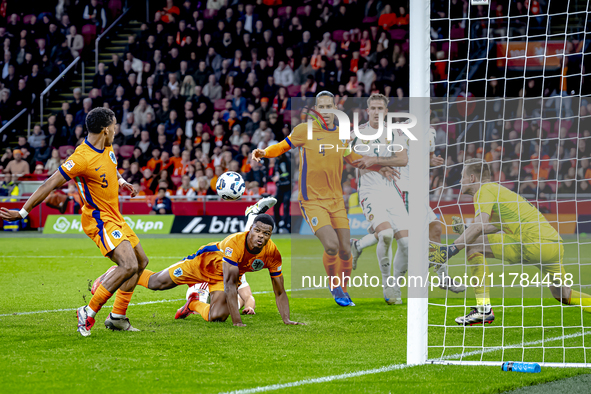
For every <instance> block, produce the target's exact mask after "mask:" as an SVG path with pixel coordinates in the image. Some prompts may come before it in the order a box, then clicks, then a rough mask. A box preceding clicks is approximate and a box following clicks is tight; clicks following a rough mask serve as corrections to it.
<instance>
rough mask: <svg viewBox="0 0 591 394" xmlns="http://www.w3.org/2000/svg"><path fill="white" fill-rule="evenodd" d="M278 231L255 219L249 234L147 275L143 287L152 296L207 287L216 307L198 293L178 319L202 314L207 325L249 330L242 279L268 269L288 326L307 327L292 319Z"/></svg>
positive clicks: (264, 218)
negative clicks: (229, 320)
mask: <svg viewBox="0 0 591 394" xmlns="http://www.w3.org/2000/svg"><path fill="white" fill-rule="evenodd" d="M259 203H260V201H259ZM250 216H253V215H252V214H251V215H249V221H250ZM274 227H275V222H274V221H273V218H272V217H271V216H269V215H267V214H259V215H257V216H256V217H254V219H253V223H252V226H251V227H250V229H249V231H245V232H241V233H236V234H233V235H230V236H228V237H226V238H225V239H224V240H222V241H221V242H212V243H210V244H207V245H205V246H202V247H201V248H200V249H199V250H198V251H197V252H196V253H195V254H192V255H190V256H188V257H186V258H185V259H183V260H182V261H180V262H178V263H176V264H173V265H172V266H170V267H169V268H167V269H165V270H163V271H160V272H157V273H154V272H152V271H144V273H143V274H142V276H141V277H140V279H139V281H138V284H139V285H140V286H144V287H147V288H148V289H151V290H168V289H172V288H174V287H176V286H178V285H183V284H186V285H189V286H192V285H194V284H196V283H207V284H208V286H209V290H210V292H211V293H210V297H211V302H210V303H209V304H208V303H206V302H203V301H202V300H200V299H199V297H198V296H197V294H196V293H194V294H193V295H192V296H191V297H190V298H189V300H188V301H187V302H186V304H185V305H184V306H183V307H182V308H180V309H179V310H178V311H177V313H176V315H175V318H176V319H184V318H185V317H187V316H188V315H190V314H191V313H192V312H196V313H198V314H200V315H201V317H203V319H204V320H206V321H225V320H226V319H227V318H228V316H231V317H232V323H233V324H234V325H235V326H244V323H242V319H241V318H240V311H239V304H238V287H239V286H240V280H239V278H240V277H241V276H242V275H243V274H244V273H245V272H254V271H260V270H262V269H263V268H266V269H268V270H269V273H270V275H271V281H272V283H273V291H274V292H275V300H276V303H277V309H278V310H279V314H280V315H281V318H282V319H283V322H284V323H285V324H303V323H298V322H294V321H291V320H290V318H289V299H288V298H287V293H286V292H285V287H284V285H283V274H282V272H281V268H282V261H281V254H280V253H279V250H278V249H277V246H276V245H275V243H274V242H273V241H271V234H272V233H273V229H274ZM247 228H249V227H248V224H247Z"/></svg>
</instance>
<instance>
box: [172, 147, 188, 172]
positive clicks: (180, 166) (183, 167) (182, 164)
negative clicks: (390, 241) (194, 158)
mask: <svg viewBox="0 0 591 394" xmlns="http://www.w3.org/2000/svg"><path fill="white" fill-rule="evenodd" d="M190 166H191V153H190V152H189V151H188V150H184V151H183V153H181V160H180V161H179V162H178V163H177V164H175V166H174V171H173V173H172V175H173V176H184V175H185V174H186V173H187V172H188V171H189V167H190Z"/></svg>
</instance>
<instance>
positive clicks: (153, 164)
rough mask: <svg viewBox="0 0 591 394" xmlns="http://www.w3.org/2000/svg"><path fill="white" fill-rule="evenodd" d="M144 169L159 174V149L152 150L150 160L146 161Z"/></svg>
mask: <svg viewBox="0 0 591 394" xmlns="http://www.w3.org/2000/svg"><path fill="white" fill-rule="evenodd" d="M146 167H147V168H149V169H150V170H151V171H152V172H153V173H155V172H160V169H161V168H162V160H161V159H160V149H158V148H155V149H152V158H151V159H150V160H148V163H147V164H146Z"/></svg>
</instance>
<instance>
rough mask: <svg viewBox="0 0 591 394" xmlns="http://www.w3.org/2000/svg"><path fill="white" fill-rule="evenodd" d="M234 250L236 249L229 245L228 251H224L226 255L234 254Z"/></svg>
mask: <svg viewBox="0 0 591 394" xmlns="http://www.w3.org/2000/svg"><path fill="white" fill-rule="evenodd" d="M233 252H234V249H232V248H230V247H227V248H226V251H225V252H224V254H225V255H226V256H232V253H233Z"/></svg>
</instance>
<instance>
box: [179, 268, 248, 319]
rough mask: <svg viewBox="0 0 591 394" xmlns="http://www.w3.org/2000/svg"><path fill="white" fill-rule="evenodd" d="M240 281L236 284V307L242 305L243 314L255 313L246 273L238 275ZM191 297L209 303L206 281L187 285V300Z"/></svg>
mask: <svg viewBox="0 0 591 394" xmlns="http://www.w3.org/2000/svg"><path fill="white" fill-rule="evenodd" d="M240 282H241V283H242V284H241V285H240V286H238V309H241V308H242V307H244V309H242V312H241V313H242V314H243V315H255V314H256V313H255V311H254V308H255V307H256V301H255V299H254V296H253V295H252V289H251V288H250V285H249V284H248V282H247V281H246V274H243V275H242V276H241V277H240ZM192 297H198V298H199V301H201V302H204V303H206V304H209V302H210V297H209V285H208V284H207V283H206V282H204V283H196V284H194V285H193V286H191V287H189V289H187V297H186V298H187V301H190V300H192V299H193V298H192ZM181 309H182V308H181ZM192 313H195V312H192Z"/></svg>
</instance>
